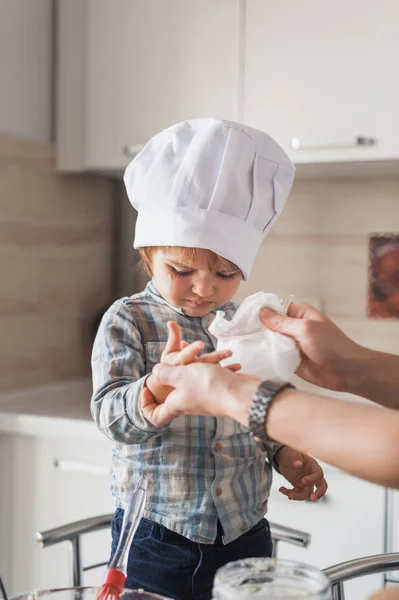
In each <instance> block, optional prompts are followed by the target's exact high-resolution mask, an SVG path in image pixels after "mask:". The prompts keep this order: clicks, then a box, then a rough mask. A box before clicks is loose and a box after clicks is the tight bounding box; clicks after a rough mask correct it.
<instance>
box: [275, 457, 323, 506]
mask: <svg viewBox="0 0 399 600" xmlns="http://www.w3.org/2000/svg"><path fill="white" fill-rule="evenodd" d="M275 461H276V463H277V465H278V468H279V469H280V472H281V474H282V475H284V477H285V478H286V479H287V481H289V482H290V483H291V484H292V485H293V488H292V489H291V490H289V489H287V488H285V487H281V488H280V492H281V493H282V494H284V495H285V496H287V497H288V498H289V500H308V499H310V500H312V502H316V501H317V500H319V499H320V498H322V497H323V496H324V494H325V493H326V491H327V487H328V486H327V482H326V480H325V478H324V473H323V469H322V468H321V466H320V465H319V463H318V462H317V460H315V459H314V458H312V457H311V456H309V455H308V454H302V453H301V452H298V451H297V450H293V449H292V448H289V447H288V446H283V447H282V448H280V450H279V451H278V452H277V454H276V456H275ZM315 487H316V490H314V488H315Z"/></svg>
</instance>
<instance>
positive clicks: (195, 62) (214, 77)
mask: <svg viewBox="0 0 399 600" xmlns="http://www.w3.org/2000/svg"><path fill="white" fill-rule="evenodd" d="M239 26H240V0H201V2H198V1H197V0H168V1H167V2H165V0H145V1H144V0H119V1H118V3H114V2H110V0H59V2H58V36H57V37H58V65H57V78H58V82H57V90H58V93H57V97H58V101H57V102H58V111H57V113H58V117H57V132H58V133H57V154H58V168H59V169H61V170H64V171H78V170H84V169H89V170H90V169H91V170H98V171H102V170H113V169H116V170H121V169H123V168H124V167H125V166H126V164H127V163H128V162H129V160H130V159H131V158H132V156H134V155H135V153H136V152H137V151H138V150H139V149H140V148H141V147H142V146H143V144H144V143H146V142H147V141H148V139H149V138H150V137H151V136H152V135H153V134H155V133H157V132H158V131H159V130H161V129H162V128H164V127H167V126H169V125H172V124H173V123H176V122H178V121H182V120H184V119H189V118H194V117H209V116H212V117H221V118H227V119H232V120H237V117H238V104H239V94H240V90H239V73H240V69H239V60H240V58H239V53H240V49H241V47H240V42H239V34H240V30H239Z"/></svg>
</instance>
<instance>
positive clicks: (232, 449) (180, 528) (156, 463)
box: [91, 282, 280, 544]
mask: <svg viewBox="0 0 399 600" xmlns="http://www.w3.org/2000/svg"><path fill="white" fill-rule="evenodd" d="M221 310H223V311H224V312H225V313H226V317H227V318H230V319H231V318H232V316H233V315H234V313H235V311H236V306H235V305H234V304H233V303H231V302H229V303H227V304H226V305H224V306H222V307H221ZM214 316H215V313H210V314H209V315H207V316H205V317H189V316H187V315H185V314H184V312H183V311H182V310H181V309H179V308H177V307H175V306H172V305H171V304H169V303H168V302H166V300H164V298H163V297H162V296H161V295H160V294H159V292H158V290H157V289H156V287H155V285H154V282H150V283H149V284H148V285H147V287H146V289H145V290H144V291H143V292H141V293H139V294H136V295H134V296H132V297H130V298H122V299H121V300H117V301H116V302H115V303H114V304H113V305H112V306H111V307H110V308H109V309H108V311H107V312H106V314H105V315H104V317H103V319H102V322H101V325H100V328H99V331H98V333H97V337H96V340H95V343H94V348H93V356H92V370H93V397H92V401H91V411H92V415H93V418H94V420H95V422H96V424H97V426H98V427H99V429H100V430H101V431H102V432H103V433H105V434H106V435H107V436H108V437H109V438H110V439H111V440H113V441H114V442H115V445H114V450H113V461H112V462H113V470H112V480H111V490H112V494H113V495H114V496H115V498H116V503H117V505H118V506H120V507H122V508H125V507H126V503H127V500H128V498H129V495H130V494H131V492H132V490H133V488H134V486H135V483H136V481H137V479H138V478H139V476H140V475H141V474H143V473H144V474H145V475H147V477H148V479H149V487H148V496H147V503H146V509H145V513H144V514H145V517H146V518H147V519H151V520H153V521H156V522H157V523H159V524H161V525H164V526H165V527H167V528H168V529H171V530H173V531H175V532H177V533H179V534H181V535H183V536H185V537H186V538H188V539H190V540H193V541H195V542H201V543H205V544H212V543H213V542H214V540H215V538H216V531H217V521H218V519H219V520H220V523H221V525H222V527H223V531H224V539H223V541H224V543H226V544H227V543H229V542H231V541H232V540H234V539H236V538H237V537H239V536H240V535H242V534H243V533H245V532H246V531H248V530H249V529H251V527H253V526H254V525H255V524H256V523H257V522H258V521H259V520H260V519H261V518H262V517H263V516H264V514H265V513H266V511H267V500H268V496H269V490H270V485H271V467H270V464H269V462H268V461H267V457H268V454H270V452H271V451H272V452H275V451H276V450H277V448H279V447H280V446H279V445H277V444H276V445H272V446H271V447H269V448H266V447H265V446H264V445H263V444H261V443H258V442H256V441H255V440H254V439H253V437H252V436H251V435H250V433H249V431H248V429H247V428H246V427H244V426H242V425H240V424H238V423H236V422H235V421H233V420H232V419H229V418H220V417H201V416H199V417H197V416H179V417H177V418H176V419H174V420H173V421H172V422H171V423H170V424H169V425H166V426H164V427H159V428H158V427H154V425H152V424H151V423H150V422H149V421H148V420H147V419H146V418H145V417H144V416H143V414H142V411H141V408H140V394H141V391H142V389H143V385H144V381H145V379H146V375H147V374H148V373H151V371H152V368H153V367H154V365H156V364H157V363H158V362H159V361H160V358H161V354H162V351H163V349H164V347H165V343H166V340H167V335H168V334H167V327H166V323H167V321H169V320H173V321H176V322H177V323H178V324H179V325H180V327H181V328H182V336H183V339H184V340H185V341H187V342H189V343H190V342H193V341H195V340H202V341H203V342H204V343H205V352H211V351H213V350H214V349H215V343H216V340H215V338H213V337H212V336H211V334H210V333H209V331H208V326H209V325H210V323H211V321H212V319H213V318H214Z"/></svg>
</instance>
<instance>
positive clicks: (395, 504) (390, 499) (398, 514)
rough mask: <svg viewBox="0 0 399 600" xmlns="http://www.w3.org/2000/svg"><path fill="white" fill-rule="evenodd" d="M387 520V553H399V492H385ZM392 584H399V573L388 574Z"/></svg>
mask: <svg viewBox="0 0 399 600" xmlns="http://www.w3.org/2000/svg"><path fill="white" fill-rule="evenodd" d="M385 499H386V519H385V548H384V550H385V551H386V552H399V491H398V490H392V489H387V490H385ZM386 579H387V581H389V582H390V583H394V584H396V585H398V584H399V571H392V572H391V573H387V574H386Z"/></svg>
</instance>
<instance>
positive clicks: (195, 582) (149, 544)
mask: <svg viewBox="0 0 399 600" xmlns="http://www.w3.org/2000/svg"><path fill="white" fill-rule="evenodd" d="M123 512H124V511H123V510H122V509H121V508H118V509H117V511H116V513H115V516H114V519H113V521H112V555H113V554H114V552H115V550H116V546H117V543H118V540H119V534H120V530H121V526H122V520H123ZM222 535H223V530H222V527H221V526H220V524H218V535H217V538H216V540H215V543H214V544H199V543H197V542H192V541H191V540H188V539H187V538H185V537H184V536H182V535H179V534H178V533H175V532H173V531H171V530H170V529H167V528H166V527H163V525H158V523H155V522H153V521H149V520H148V519H142V520H141V522H140V524H139V526H138V528H137V532H136V535H135V536H134V540H133V543H132V547H131V549H130V553H129V562H128V573H127V581H126V587H127V588H130V589H137V588H143V589H144V590H146V591H147V592H154V593H156V594H160V595H161V596H166V597H168V598H173V599H174V600H210V599H211V598H212V586H213V579H214V577H215V573H216V571H217V570H218V569H219V567H222V566H223V565H225V564H227V563H228V562H231V561H233V560H239V559H241V558H248V557H252V556H261V557H263V556H265V557H266V556H271V553H272V541H271V536H270V529H269V523H268V522H267V521H266V519H261V521H259V523H258V524H257V525H255V527H253V528H252V529H250V531H248V532H247V533H244V535H242V536H241V537H239V538H238V539H236V540H234V541H233V542H230V544H227V545H224V544H223V543H222Z"/></svg>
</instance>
